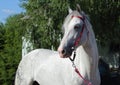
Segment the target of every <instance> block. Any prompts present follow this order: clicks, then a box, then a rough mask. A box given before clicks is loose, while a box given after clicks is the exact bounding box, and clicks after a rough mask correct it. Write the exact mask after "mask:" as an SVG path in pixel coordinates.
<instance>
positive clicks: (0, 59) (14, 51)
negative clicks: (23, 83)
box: [0, 14, 22, 85]
mask: <svg viewBox="0 0 120 85" xmlns="http://www.w3.org/2000/svg"><path fill="white" fill-rule="evenodd" d="M21 17H22V15H21V14H19V15H13V16H10V17H9V18H8V19H7V21H6V23H5V24H4V25H3V26H2V27H1V26H0V27H1V28H0V32H1V33H0V84H1V85H13V81H14V77H15V72H16V69H17V66H18V63H19V61H20V59H21V54H22V53H21V49H22V40H21V37H22V28H21V27H22V26H21V21H20V18H21Z"/></svg>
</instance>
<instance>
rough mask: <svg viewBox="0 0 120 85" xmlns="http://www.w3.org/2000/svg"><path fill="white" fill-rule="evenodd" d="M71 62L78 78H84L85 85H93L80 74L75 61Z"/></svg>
mask: <svg viewBox="0 0 120 85" xmlns="http://www.w3.org/2000/svg"><path fill="white" fill-rule="evenodd" d="M70 60H71V59H70ZM71 62H72V66H73V68H74V69H75V72H76V73H77V74H78V76H79V77H80V78H82V80H83V81H84V84H86V85H92V83H91V82H90V81H89V80H87V79H85V78H84V77H83V76H82V75H81V74H80V71H79V70H78V68H77V67H76V65H75V64H74V60H73V61H72V60H71Z"/></svg>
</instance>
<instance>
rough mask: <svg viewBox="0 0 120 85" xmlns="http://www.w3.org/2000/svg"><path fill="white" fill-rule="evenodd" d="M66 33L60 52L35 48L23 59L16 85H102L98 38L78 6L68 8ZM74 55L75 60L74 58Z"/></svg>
mask: <svg viewBox="0 0 120 85" xmlns="http://www.w3.org/2000/svg"><path fill="white" fill-rule="evenodd" d="M63 30H64V37H63V39H62V41H61V44H60V46H59V48H58V52H57V51H51V50H47V49H36V50H34V51H32V52H30V53H28V54H27V55H26V56H24V57H23V58H22V60H21V61H20V64H19V66H18V69H17V72H16V79H15V85H32V84H33V82H34V81H37V82H38V83H39V84H40V85H100V76H99V70H98V60H99V58H98V50H97V45H96V40H95V36H94V33H93V30H92V26H91V24H90V22H89V20H88V18H87V16H86V15H85V13H84V12H82V11H81V9H80V7H79V6H77V10H75V11H73V10H71V9H69V14H68V15H67V17H66V19H65V21H64V24H63ZM74 52H76V55H75V54H74ZM72 56H74V58H75V59H71V58H72ZM70 59H71V61H72V63H73V64H74V66H73V67H72V63H71V61H70ZM75 68H77V70H78V72H75V70H74V69H75ZM85 81H88V83H89V84H85ZM90 83H91V84H90Z"/></svg>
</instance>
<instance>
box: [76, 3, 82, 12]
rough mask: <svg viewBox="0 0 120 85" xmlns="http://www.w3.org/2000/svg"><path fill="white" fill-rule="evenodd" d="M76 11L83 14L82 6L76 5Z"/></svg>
mask: <svg viewBox="0 0 120 85" xmlns="http://www.w3.org/2000/svg"><path fill="white" fill-rule="evenodd" d="M76 10H77V11H78V12H81V8H80V5H79V4H76Z"/></svg>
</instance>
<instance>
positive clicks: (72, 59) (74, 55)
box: [69, 51, 76, 61]
mask: <svg viewBox="0 0 120 85" xmlns="http://www.w3.org/2000/svg"><path fill="white" fill-rule="evenodd" d="M75 57H76V52H75V51H74V54H73V58H71V57H69V59H70V60H71V61H74V60H75Z"/></svg>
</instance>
